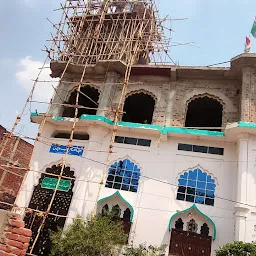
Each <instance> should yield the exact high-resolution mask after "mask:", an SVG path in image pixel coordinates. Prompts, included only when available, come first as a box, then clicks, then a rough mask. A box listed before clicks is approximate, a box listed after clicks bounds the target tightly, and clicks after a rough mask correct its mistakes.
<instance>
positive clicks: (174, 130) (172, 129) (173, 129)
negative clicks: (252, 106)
mask: <svg viewBox="0 0 256 256" xmlns="http://www.w3.org/2000/svg"><path fill="white" fill-rule="evenodd" d="M35 116H39V114H37V113H31V117H35ZM52 119H53V120H55V121H67V120H69V119H70V121H71V119H72V118H66V117H58V116H56V117H53V118H52ZM80 120H91V121H101V122H104V123H106V124H108V125H114V122H113V121H111V120H110V119H108V118H106V117H104V116H98V115H82V116H81V117H80ZM239 123H243V122H238V124H239ZM241 125H242V124H241ZM241 125H240V126H241ZM248 125H249V124H248ZM118 126H119V127H128V128H133V129H148V130H155V131H159V132H160V134H163V135H167V134H168V133H183V134H191V135H203V136H214V137H223V136H225V134H224V132H215V131H206V130H196V129H193V130H192V129H187V128H182V127H164V126H159V125H151V124H138V123H130V122H118ZM243 127H251V128H256V124H254V126H252V124H250V126H243Z"/></svg>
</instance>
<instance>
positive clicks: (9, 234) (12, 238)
mask: <svg viewBox="0 0 256 256" xmlns="http://www.w3.org/2000/svg"><path fill="white" fill-rule="evenodd" d="M5 237H6V238H8V239H10V240H14V241H16V240H17V239H18V237H19V235H17V234H12V233H5Z"/></svg>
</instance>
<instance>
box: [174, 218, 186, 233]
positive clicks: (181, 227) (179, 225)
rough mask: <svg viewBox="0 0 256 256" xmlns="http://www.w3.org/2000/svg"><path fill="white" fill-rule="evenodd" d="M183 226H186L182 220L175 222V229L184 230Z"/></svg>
mask: <svg viewBox="0 0 256 256" xmlns="http://www.w3.org/2000/svg"><path fill="white" fill-rule="evenodd" d="M183 226H184V222H183V221H182V219H181V218H179V219H178V220H177V221H176V222H175V229H180V230H183Z"/></svg>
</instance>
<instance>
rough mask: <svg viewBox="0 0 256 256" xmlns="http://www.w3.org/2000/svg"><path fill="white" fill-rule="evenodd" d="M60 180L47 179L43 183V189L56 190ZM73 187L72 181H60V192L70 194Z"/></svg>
mask: <svg viewBox="0 0 256 256" xmlns="http://www.w3.org/2000/svg"><path fill="white" fill-rule="evenodd" d="M57 183H58V179H55V178H48V177H45V178H44V179H43V181H42V184H41V187H42V188H47V189H55V188H56V185H57ZM70 187H71V181H70V180H60V183H59V186H58V190H59V191H65V192H68V191H69V189H70Z"/></svg>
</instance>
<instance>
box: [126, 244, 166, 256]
mask: <svg viewBox="0 0 256 256" xmlns="http://www.w3.org/2000/svg"><path fill="white" fill-rule="evenodd" d="M165 248H166V245H162V246H160V247H154V246H152V245H150V246H148V247H147V246H146V245H144V244H140V245H139V246H138V247H127V248H126V249H125V252H124V256H164V255H165Z"/></svg>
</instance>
